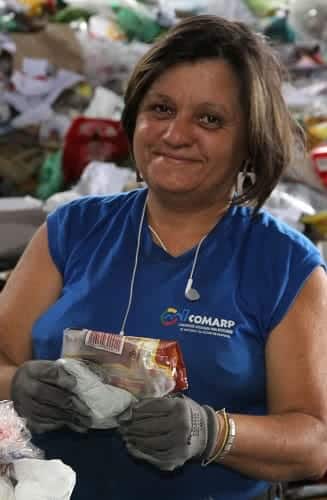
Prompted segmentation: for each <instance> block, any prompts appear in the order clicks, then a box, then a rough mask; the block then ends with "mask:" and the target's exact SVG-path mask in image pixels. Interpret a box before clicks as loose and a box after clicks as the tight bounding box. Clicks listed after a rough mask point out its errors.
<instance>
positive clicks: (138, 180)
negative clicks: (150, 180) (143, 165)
mask: <svg viewBox="0 0 327 500" xmlns="http://www.w3.org/2000/svg"><path fill="white" fill-rule="evenodd" d="M136 182H143V177H142V176H141V174H140V172H139V171H138V170H136Z"/></svg>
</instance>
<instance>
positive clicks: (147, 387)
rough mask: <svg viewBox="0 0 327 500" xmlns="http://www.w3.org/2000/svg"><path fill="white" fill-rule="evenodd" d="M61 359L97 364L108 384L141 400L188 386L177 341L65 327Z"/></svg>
mask: <svg viewBox="0 0 327 500" xmlns="http://www.w3.org/2000/svg"><path fill="white" fill-rule="evenodd" d="M61 356H62V357H63V358H65V357H69V358H77V359H83V360H89V361H93V362H96V363H98V364H99V365H101V367H102V368H103V369H104V372H105V374H106V380H105V382H106V383H108V384H111V385H114V386H116V387H120V388H122V389H125V390H127V391H129V392H130V393H132V394H133V395H134V396H135V397H137V398H138V399H143V398H149V397H162V396H165V395H166V394H169V393H171V392H174V391H182V390H185V389H187V387H188V382H187V375H186V368H185V365H184V361H183V356H182V353H181V350H180V348H179V345H178V343H177V342H176V341H174V340H160V339H151V338H144V337H131V336H123V335H117V334H113V333H107V332H99V331H95V330H87V329H82V330H77V329H72V328H66V329H65V330H64V338H63V348H62V354H61Z"/></svg>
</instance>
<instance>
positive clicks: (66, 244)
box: [47, 200, 83, 275]
mask: <svg viewBox="0 0 327 500" xmlns="http://www.w3.org/2000/svg"><path fill="white" fill-rule="evenodd" d="M82 211H83V210H82V203H81V202H80V201H79V200H76V201H73V202H69V203H65V204H64V205H62V206H60V207H59V208H57V209H56V210H54V211H53V212H51V213H50V214H49V215H48V217H47V229H48V245H49V251H50V255H51V257H52V259H53V261H54V263H55V265H56V266H57V268H58V270H59V271H60V273H61V274H62V275H64V273H65V263H66V261H67V258H68V256H69V255H70V253H71V250H72V244H73V242H74V241H75V242H76V240H77V239H78V232H79V231H80V220H81V212H82Z"/></svg>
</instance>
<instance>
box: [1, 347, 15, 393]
mask: <svg viewBox="0 0 327 500" xmlns="http://www.w3.org/2000/svg"><path fill="white" fill-rule="evenodd" d="M16 370H17V366H16V365H14V364H13V363H12V362H10V361H9V360H8V358H6V356H4V354H2V353H0V400H2V399H11V395H10V392H11V391H10V387H11V381H12V379H13V376H14V374H15V373H16Z"/></svg>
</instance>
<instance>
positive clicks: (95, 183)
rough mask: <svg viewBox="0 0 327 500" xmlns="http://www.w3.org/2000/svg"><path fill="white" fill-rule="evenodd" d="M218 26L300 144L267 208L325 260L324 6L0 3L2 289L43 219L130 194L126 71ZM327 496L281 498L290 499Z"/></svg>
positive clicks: (201, 0)
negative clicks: (287, 115) (259, 54)
mask: <svg viewBox="0 0 327 500" xmlns="http://www.w3.org/2000/svg"><path fill="white" fill-rule="evenodd" d="M198 14H217V15H220V16H224V17H227V18H229V19H233V20H240V21H243V22H245V23H247V24H249V25H250V26H252V27H253V28H254V29H256V30H257V31H259V32H261V33H263V34H264V35H265V36H266V37H267V38H268V39H269V41H270V43H271V44H272V45H273V46H274V47H275V50H276V53H277V55H278V57H280V58H281V59H282V61H283V62H284V63H285V65H286V67H287V69H288V75H285V81H284V86H283V92H284V96H285V99H286V101H287V103H288V106H289V109H290V111H291V113H293V114H294V116H295V117H296V118H297V119H298V120H299V122H300V123H301V124H302V126H303V128H304V129H305V131H306V135H307V154H306V156H305V157H302V156H301V155H300V154H298V155H297V158H296V160H295V161H294V163H293V164H292V165H290V166H289V168H288V170H287V172H286V173H285V175H284V177H283V179H282V180H281V182H280V183H279V184H278V185H277V187H276V189H275V190H274V192H273V193H272V195H271V197H270V199H269V200H268V202H267V203H266V208H267V209H268V210H270V211H271V212H272V213H274V214H275V215H277V216H278V217H280V218H281V219H283V220H285V221H286V222H288V223H289V224H291V225H292V226H294V227H296V228H297V229H299V230H300V231H302V232H304V233H305V234H307V235H308V236H309V237H310V238H311V239H312V240H313V241H314V242H315V243H316V244H317V245H319V246H320V247H321V250H322V251H323V252H325V255H327V251H326V247H327V243H326V242H327V2H326V0H143V1H141V0H92V1H90V0H65V1H63V0H7V1H6V0H0V234H1V237H0V284H1V285H3V283H4V282H5V280H6V279H7V277H8V274H9V273H10V270H11V269H12V268H13V267H14V265H15V263H16V262H17V259H18V258H19V256H20V255H21V253H22V251H23V249H24V248H25V246H26V244H27V243H28V241H29V240H30V238H31V236H32V234H33V233H34V231H35V230H36V229H37V227H39V225H40V224H41V223H42V222H43V221H44V219H45V217H46V215H47V213H48V212H50V211H51V210H53V209H54V208H56V207H57V206H59V205H61V204H62V203H65V202H66V201H69V200H72V199H75V198H78V197H80V196H83V195H87V194H111V193H115V192H120V191H124V190H129V189H135V188H137V187H138V186H137V184H136V182H135V175H134V171H133V166H132V164H131V161H130V158H129V151H128V144H127V140H126V136H125V134H124V132H123V130H122V128H121V123H120V118H121V113H122V110H123V106H124V103H123V93H124V89H125V86H126V82H127V79H128V77H129V75H130V73H131V71H132V68H133V66H134V64H135V62H136V61H137V60H138V59H139V57H140V56H141V55H142V54H143V53H144V52H145V51H147V50H148V48H149V47H150V46H151V44H152V43H153V42H154V41H155V40H156V39H157V38H158V37H160V36H161V35H162V34H163V33H165V31H166V30H167V29H169V27H171V26H173V25H174V24H176V23H177V22H178V21H179V20H180V19H182V18H184V17H186V16H190V15H198ZM326 492H327V486H326V483H324V482H323V481H322V482H320V483H311V484H309V483H303V484H302V483H299V484H294V485H289V486H288V494H289V498H312V497H313V496H314V495H319V494H324V493H326ZM1 498H2V497H1Z"/></svg>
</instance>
